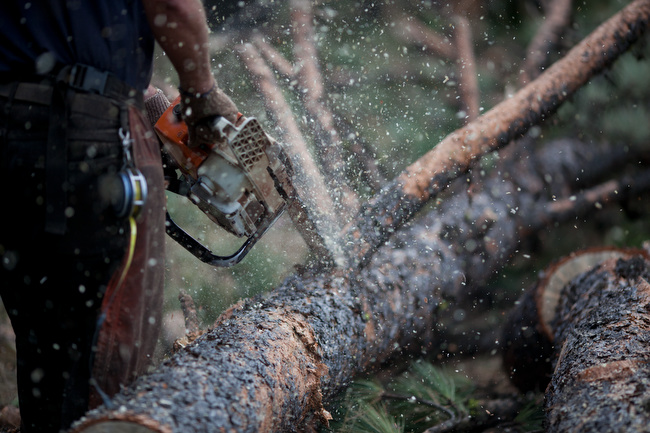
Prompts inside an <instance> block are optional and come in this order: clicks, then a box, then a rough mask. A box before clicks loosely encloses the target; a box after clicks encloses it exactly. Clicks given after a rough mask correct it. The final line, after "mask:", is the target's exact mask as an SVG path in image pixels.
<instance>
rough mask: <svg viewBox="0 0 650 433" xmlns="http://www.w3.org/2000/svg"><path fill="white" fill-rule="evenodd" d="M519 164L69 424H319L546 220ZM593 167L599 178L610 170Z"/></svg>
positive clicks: (282, 291) (288, 288) (180, 428)
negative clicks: (351, 267)
mask: <svg viewBox="0 0 650 433" xmlns="http://www.w3.org/2000/svg"><path fill="white" fill-rule="evenodd" d="M574 145H575V146H576V148H575V149H566V148H565V149H564V150H565V152H566V154H570V153H572V152H575V153H576V154H580V155H583V157H584V158H586V165H585V167H589V166H590V164H589V162H590V161H595V160H598V161H602V160H603V159H606V158H604V156H603V154H601V153H598V152H596V153H594V149H593V147H590V146H587V145H585V146H582V147H580V146H578V142H576V143H574ZM612 160H614V159H612ZM634 160H636V158H634ZM553 162H554V163H555V164H557V167H555V168H554V167H550V166H546V167H540V171H539V173H538V174H537V175H538V176H540V177H543V176H544V175H545V174H548V173H551V174H552V175H555V173H560V172H562V173H564V176H565V177H564V179H565V182H566V183H565V184H564V185H560V187H561V188H562V189H564V190H566V191H567V192H568V193H569V194H573V193H574V192H575V191H574V187H575V185H574V184H572V181H573V180H574V179H575V177H576V174H577V173H581V174H585V173H583V169H582V168H581V167H580V166H579V165H575V166H573V170H575V171H571V166H567V165H564V164H563V162H564V161H562V160H560V159H555V160H553ZM521 163H522V162H521V161H519V164H521ZM594 165H596V164H594ZM518 167H519V168H517V164H515V165H514V166H512V167H511V170H510V171H509V175H508V176H507V177H508V179H503V178H501V177H500V176H497V175H496V171H495V172H494V173H493V175H492V176H490V177H486V178H484V179H482V182H481V189H480V190H477V191H473V192H472V194H471V196H470V194H468V192H467V187H466V179H459V180H458V181H457V182H456V183H455V185H454V187H453V188H452V189H453V193H450V194H449V195H448V196H445V197H444V198H441V200H440V201H439V203H438V205H437V207H436V209H435V210H433V211H432V212H430V213H429V214H427V215H423V217H422V219H421V220H419V221H417V223H415V224H413V225H412V226H411V227H409V228H408V229H404V230H402V231H401V232H400V233H397V234H396V235H395V237H394V238H393V239H392V240H391V241H390V242H389V243H388V244H387V245H386V246H384V247H382V248H381V249H380V251H379V252H378V254H377V256H376V257H375V258H374V259H373V261H372V263H371V264H370V265H369V266H368V267H367V268H365V269H363V270H361V271H359V272H358V273H355V272H352V273H349V274H345V273H342V272H341V271H337V270H334V271H332V273H330V274H327V275H322V274H321V275H306V274H305V275H296V276H293V277H291V278H289V279H288V280H287V281H285V282H284V283H283V284H282V285H281V286H280V287H279V288H277V289H276V290H274V291H273V292H272V293H270V294H269V295H268V296H266V297H257V298H253V299H249V300H246V301H243V302H241V303H240V304H238V305H236V306H234V307H233V308H231V309H230V310H229V311H228V312H227V313H225V314H224V315H222V317H221V318H220V319H219V320H218V322H217V323H216V324H215V327H214V328H213V329H212V330H210V331H209V332H207V333H206V334H204V335H203V336H201V337H199V338H198V339H197V340H195V341H194V342H193V343H192V344H190V345H189V346H187V347H185V348H184V349H183V350H181V351H180V352H179V353H177V354H176V355H175V356H174V357H173V358H172V359H170V360H168V361H166V362H165V363H163V364H162V365H161V366H159V367H158V368H157V369H156V370H155V371H154V372H153V373H151V374H150V375H148V376H145V377H143V378H140V379H139V380H138V381H137V382H136V383H135V384H134V385H133V386H132V387H130V388H129V389H126V390H124V391H123V392H122V393H120V394H119V395H117V396H116V397H115V398H114V399H113V401H111V402H107V404H106V405H105V406H104V407H102V408H99V409H97V410H95V411H93V412H91V413H89V414H88V415H87V417H86V418H85V419H84V420H82V421H81V422H80V423H79V424H77V426H76V428H75V430H74V431H75V432H86V433H88V432H93V430H92V429H93V428H99V427H100V426H101V428H104V429H105V430H97V431H105V432H109V431H116V430H111V427H115V428H123V426H124V424H117V423H118V421H119V422H120V423H124V422H128V423H130V424H134V425H144V426H146V428H147V429H148V430H143V431H154V432H189V433H191V432H210V431H237V432H271V431H299V430H309V429H310V428H311V427H312V426H313V425H314V423H315V422H316V421H321V422H326V421H327V419H328V418H329V414H328V413H327V411H326V409H325V407H324V405H323V401H326V400H327V399H329V398H331V397H332V396H334V395H335V394H336V393H337V392H338V391H340V390H341V389H342V388H344V387H345V386H346V385H347V384H348V383H349V381H350V380H351V378H352V377H353V376H354V375H355V374H358V373H359V372H361V371H366V370H368V369H370V368H372V367H373V366H378V365H379V364H380V363H381V362H382V361H383V360H386V359H388V358H389V357H391V356H393V355H394V354H395V353H396V352H398V351H404V352H418V353H422V352H425V353H426V352H427V351H431V350H435V346H434V344H435V340H436V338H435V337H436V328H437V326H438V325H437V318H438V314H437V310H438V307H439V305H440V301H441V299H443V298H445V299H447V300H450V299H453V298H454V296H455V295H458V296H460V295H461V294H463V293H466V292H467V291H471V288H472V287H473V286H474V287H475V286H480V285H482V284H484V283H485V282H486V281H487V279H488V278H489V277H490V276H491V275H492V273H493V271H494V270H495V269H498V268H500V267H501V266H502V265H503V264H504V263H506V262H507V261H508V260H509V258H510V257H512V254H513V253H514V252H515V251H516V250H517V248H518V245H519V242H520V240H521V238H520V234H521V233H525V232H528V229H527V227H529V226H535V227H544V224H545V222H546V223H550V222H551V221H548V220H545V216H544V212H542V210H543V209H544V208H545V207H548V206H549V205H551V204H552V200H553V199H552V198H551V197H550V196H549V198H548V199H545V200H541V199H540V198H538V197H537V198H535V199H533V198H531V197H530V196H528V195H527V193H526V192H521V193H519V194H516V193H515V192H516V191H517V190H518V189H520V186H519V185H517V184H515V183H514V181H513V179H515V178H517V176H513V174H514V173H516V172H517V170H521V169H525V167H524V166H522V165H518ZM599 168H601V169H602V170H604V171H603V172H601V175H602V174H606V173H609V172H611V170H614V169H615V168H614V167H612V166H609V167H608V166H606V165H600V166H599ZM587 171H588V170H587ZM529 174H530V175H532V174H531V173H529ZM557 178H558V179H562V176H560V175H558V176H557ZM639 187H640V188H648V185H639ZM627 191H631V190H627ZM624 195H625V191H621V194H620V197H621V198H623V197H624ZM533 202H534V203H536V204H535V205H532V203H533ZM513 209H522V210H523V209H526V211H525V212H524V211H522V212H513V211H512V210H513ZM576 209H577V210H578V211H584V209H583V208H581V207H576ZM562 215H563V216H568V213H563V214H562ZM574 216H575V215H572V217H574ZM538 217H539V218H543V221H538V220H536V218H538Z"/></svg>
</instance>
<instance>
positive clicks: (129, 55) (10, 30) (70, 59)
mask: <svg viewBox="0 0 650 433" xmlns="http://www.w3.org/2000/svg"><path fill="white" fill-rule="evenodd" d="M153 48H154V38H153V34H152V32H151V29H150V27H149V24H148V22H147V19H146V15H145V13H144V8H143V6H142V2H141V1H140V0H32V1H29V0H0V76H2V75H4V76H7V75H11V76H14V75H15V76H16V77H17V78H18V79H19V78H20V76H21V75H22V74H27V75H33V74H47V73H49V72H51V71H53V70H54V68H56V67H60V66H62V65H70V64H75V63H81V64H85V65H89V66H93V67H95V68H97V69H99V70H102V71H109V72H112V73H114V74H115V75H116V76H117V77H118V78H119V79H121V80H122V81H124V82H126V83H127V84H129V85H130V86H132V87H134V88H136V89H142V90H144V89H145V88H146V87H147V85H148V84H149V80H150V78H151V70H152V61H153Z"/></svg>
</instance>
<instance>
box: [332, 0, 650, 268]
mask: <svg viewBox="0 0 650 433" xmlns="http://www.w3.org/2000/svg"><path fill="white" fill-rule="evenodd" d="M649 19H650V1H648V0H637V1H635V2H633V3H631V4H629V5H627V6H626V7H625V8H624V9H623V10H622V11H621V12H619V13H618V14H616V15H615V16H614V17H612V18H611V19H609V20H608V21H606V22H605V23H603V24H602V25H601V26H600V27H598V28H597V29H596V30H595V31H594V32H593V33H592V34H591V35H589V36H588V37H587V38H585V39H584V40H583V41H582V42H580V43H579V44H578V45H577V46H575V47H574V48H573V49H572V50H571V51H570V52H569V53H568V54H567V55H566V56H565V57H564V58H563V59H561V60H559V61H558V62H556V63H555V64H554V65H553V66H551V67H550V68H549V69H548V70H547V71H546V72H545V73H544V74H543V75H541V76H540V77H539V78H537V79H536V80H535V81H533V82H531V83H530V84H528V85H527V86H526V87H524V88H523V89H521V90H520V91H519V92H517V93H516V94H515V95H514V96H513V97H512V98H510V99H507V100H505V101H503V102H501V103H500V104H498V105H496V106H495V107H494V108H492V109H491V110H490V111H488V112H487V113H485V114H484V115H482V116H481V117H479V118H478V119H476V120H475V121H474V122H471V123H469V124H468V125H466V126H465V127H464V128H462V129H459V130H457V131H455V132H453V133H452V134H450V135H448V136H447V137H446V138H445V139H444V140H443V141H441V142H440V143H439V144H438V145H437V146H436V147H435V148H433V149H432V150H431V151H429V152H428V153H427V154H425V155H424V156H423V157H421V158H420V159H418V160H417V161H416V162H415V163H413V164H412V165H410V166H409V167H407V168H406V169H405V170H404V172H402V173H401V174H400V175H399V176H398V177H397V178H396V179H395V180H394V181H392V182H391V183H390V184H388V185H387V186H386V187H384V188H383V190H382V192H381V193H379V194H377V195H376V196H375V198H374V199H373V200H372V201H370V202H369V203H368V204H367V205H365V206H364V208H363V211H362V216H361V217H360V218H359V220H358V221H354V224H351V225H350V226H349V227H348V228H347V229H346V231H345V236H346V237H347V239H349V242H350V243H351V245H352V249H353V251H352V252H351V260H352V263H355V261H358V262H359V263H360V264H361V265H362V266H363V265H364V264H365V263H367V261H368V259H369V258H370V257H371V256H372V254H373V253H374V251H375V249H376V248H377V247H378V246H379V245H381V244H382V243H383V242H384V241H385V240H386V239H387V238H388V237H389V236H390V234H391V233H392V232H394V231H395V230H396V229H398V228H399V227H400V226H401V225H402V224H404V223H405V222H406V221H408V220H409V219H410V218H412V216H413V215H414V214H415V213H416V212H417V211H418V210H420V209H421V208H422V207H423V206H424V205H425V204H426V203H427V202H428V201H429V199H430V198H431V197H432V196H435V195H436V194H438V193H439V192H440V191H442V190H443V189H444V188H446V187H447V185H448V184H449V182H450V180H451V179H455V178H456V177H457V176H458V175H459V173H463V172H466V171H467V170H468V169H469V167H470V164H471V162H472V161H474V160H476V158H478V157H480V156H481V155H484V154H486V153H488V152H491V151H493V150H495V149H498V148H500V147H502V146H504V145H506V144H507V143H508V142H510V141H511V140H512V139H515V138H518V137H519V136H521V134H523V133H524V132H526V131H527V130H528V128H530V127H531V126H532V125H535V124H538V123H540V122H542V121H543V120H545V119H546V118H547V117H548V116H550V115H551V114H552V113H553V112H554V111H555V110H556V109H557V108H558V107H559V106H560V105H561V104H562V103H563V102H564V101H566V100H567V99H568V98H569V97H570V96H571V95H573V94H574V93H575V92H576V91H577V90H578V89H579V88H580V87H581V86H582V85H584V84H585V83H586V82H587V81H588V80H589V79H590V78H591V77H592V76H594V75H595V74H597V73H599V72H601V71H602V70H603V69H605V68H607V67H608V66H610V65H611V64H612V62H613V61H614V60H616V58H618V56H619V55H620V54H622V53H623V52H625V51H626V50H627V49H628V48H629V47H630V45H631V44H632V43H633V42H634V41H636V40H637V39H638V38H639V37H640V35H641V34H643V32H644V30H645V29H646V27H647V24H648V20H649Z"/></svg>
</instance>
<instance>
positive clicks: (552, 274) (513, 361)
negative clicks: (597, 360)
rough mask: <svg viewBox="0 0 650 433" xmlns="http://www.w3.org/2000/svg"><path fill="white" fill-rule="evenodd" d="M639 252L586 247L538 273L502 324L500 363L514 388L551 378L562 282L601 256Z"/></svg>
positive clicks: (537, 387) (540, 386)
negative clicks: (532, 284) (536, 279)
mask: <svg viewBox="0 0 650 433" xmlns="http://www.w3.org/2000/svg"><path fill="white" fill-rule="evenodd" d="M641 254H645V253H644V252H643V250H639V249H633V248H627V249H622V248H615V247H604V248H589V249H586V250H583V251H578V252H575V253H573V254H571V255H569V256H567V257H564V258H562V259H560V260H558V261H557V262H555V263H553V264H552V265H550V266H549V267H548V268H547V269H546V270H544V271H543V272H542V273H541V274H540V277H539V280H538V281H537V283H536V284H535V285H534V286H533V287H531V288H530V289H529V290H527V291H526V292H525V293H524V294H523V295H522V296H521V298H520V299H519V301H518V302H517V303H516V304H515V307H514V308H513V309H512V311H510V313H509V314H508V318H507V321H506V323H505V324H504V326H503V336H502V341H503V351H502V353H503V365H504V368H505V369H506V371H507V373H508V374H509V377H510V380H511V381H512V383H513V384H514V385H515V386H517V388H519V389H520V390H521V391H522V392H526V391H530V390H541V391H543V390H544V389H546V387H547V385H548V383H549V381H550V380H551V375H552V374H553V364H554V363H555V362H556V361H557V356H558V353H556V352H555V349H557V346H556V345H555V343H556V341H555V327H554V325H553V323H555V322H556V321H557V320H556V313H557V307H558V305H559V303H560V302H561V296H562V290H563V288H564V286H565V285H566V284H568V283H569V282H570V281H571V280H572V279H573V278H575V277H577V276H579V275H580V274H582V273H584V272H587V271H588V270H590V269H592V268H593V267H594V266H597V265H599V264H600V263H602V262H603V261H605V260H612V259H618V258H625V259H629V258H631V257H634V256H637V255H641Z"/></svg>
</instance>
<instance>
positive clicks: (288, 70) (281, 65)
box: [253, 34, 296, 78]
mask: <svg viewBox="0 0 650 433" xmlns="http://www.w3.org/2000/svg"><path fill="white" fill-rule="evenodd" d="M253 43H254V44H255V46H256V47H257V49H258V50H259V51H260V52H261V53H262V55H263V56H264V58H265V59H266V61H267V62H269V64H270V65H271V66H272V67H273V68H274V69H275V70H276V71H277V72H278V73H279V74H280V75H283V76H285V77H287V78H294V77H295V75H296V73H295V71H294V68H293V65H292V64H291V62H289V61H288V60H287V59H286V58H285V57H284V56H283V55H282V53H280V52H279V51H278V50H276V49H275V47H274V46H273V45H271V44H269V43H268V42H266V39H265V38H264V37H263V36H261V35H258V34H256V35H255V36H253Z"/></svg>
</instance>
